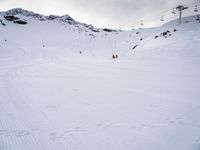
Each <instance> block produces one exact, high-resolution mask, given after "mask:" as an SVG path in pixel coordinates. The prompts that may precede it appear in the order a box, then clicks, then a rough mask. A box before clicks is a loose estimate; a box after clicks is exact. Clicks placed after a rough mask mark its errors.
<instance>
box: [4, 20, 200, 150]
mask: <svg viewBox="0 0 200 150" xmlns="http://www.w3.org/2000/svg"><path fill="white" fill-rule="evenodd" d="M20 17H22V18H23V17H24V18H23V19H26V20H27V21H28V24H27V25H18V24H14V23H12V22H9V21H5V20H4V22H5V23H6V26H1V25H0V150H200V116H199V115H200V70H199V69H200V49H199V47H200V23H198V22H196V21H195V18H194V17H190V18H185V19H189V20H190V22H189V23H183V24H182V25H180V26H177V25H176V21H174V22H171V23H168V24H166V25H164V26H162V27H159V28H152V29H139V30H137V31H127V32H111V33H106V32H100V33H94V35H95V36H94V37H93V36H90V35H89V34H93V33H92V32H91V31H88V32H85V31H80V29H78V28H77V27H73V26H72V25H68V24H62V23H57V22H49V21H43V22H41V21H38V20H35V19H32V18H28V17H25V16H20ZM1 18H2V19H3V17H1ZM174 29H177V32H174V31H173V30H174ZM166 30H169V31H170V33H171V34H172V35H171V36H167V38H165V37H164V36H161V37H159V38H157V39H155V38H154V37H155V35H160V33H161V32H164V31H166ZM90 32H91V33H90ZM136 32H139V33H138V34H136ZM140 38H143V40H140ZM137 44H138V47H137V48H136V49H134V50H132V47H134V46H135V45H137ZM80 51H81V52H82V53H81V54H80ZM112 53H117V54H118V55H119V59H117V60H113V59H112Z"/></svg>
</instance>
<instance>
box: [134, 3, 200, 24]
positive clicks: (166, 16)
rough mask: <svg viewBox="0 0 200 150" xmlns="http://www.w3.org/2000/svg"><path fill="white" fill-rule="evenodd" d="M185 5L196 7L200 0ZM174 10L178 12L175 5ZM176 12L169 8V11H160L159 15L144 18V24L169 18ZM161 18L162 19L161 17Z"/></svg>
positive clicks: (199, 4)
mask: <svg viewBox="0 0 200 150" xmlns="http://www.w3.org/2000/svg"><path fill="white" fill-rule="evenodd" d="M184 6H186V7H192V6H193V7H195V6H197V7H198V6H200V2H192V3H187V4H185V5H184ZM173 10H174V12H176V9H175V7H174V8H173ZM174 14H175V13H172V10H170V11H169V10H168V11H165V12H162V13H160V15H157V16H153V17H150V18H149V17H148V18H142V21H143V22H142V24H143V25H144V24H148V23H149V22H153V21H155V20H161V19H162V18H163V19H164V20H165V19H167V18H169V17H168V16H171V15H174ZM160 18H161V19H160ZM134 26H141V23H140V24H135V25H134Z"/></svg>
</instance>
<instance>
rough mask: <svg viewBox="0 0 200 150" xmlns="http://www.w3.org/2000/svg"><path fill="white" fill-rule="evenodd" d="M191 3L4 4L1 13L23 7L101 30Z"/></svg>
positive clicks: (36, 0)
mask: <svg viewBox="0 0 200 150" xmlns="http://www.w3.org/2000/svg"><path fill="white" fill-rule="evenodd" d="M191 1H197V0H176V1H174V0H56V1H53V0H43V1H41V0H18V1H17V2H16V1H15V0H0V4H1V5H0V9H6V8H7V9H10V8H13V7H23V8H25V9H30V10H33V11H36V12H39V13H45V14H58V15H62V14H69V15H71V16H72V17H73V18H74V19H76V20H78V21H81V22H85V23H89V24H94V25H95V26H97V27H111V28H119V27H123V28H130V27H131V26H132V25H134V24H137V23H138V22H139V21H140V20H141V19H143V18H151V16H155V15H162V12H165V11H166V10H171V9H172V8H173V7H174V6H176V5H177V4H179V3H183V4H184V3H189V2H191Z"/></svg>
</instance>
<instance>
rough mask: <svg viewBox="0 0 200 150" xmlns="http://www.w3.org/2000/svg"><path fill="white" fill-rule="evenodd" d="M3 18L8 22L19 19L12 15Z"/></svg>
mask: <svg viewBox="0 0 200 150" xmlns="http://www.w3.org/2000/svg"><path fill="white" fill-rule="evenodd" d="M4 18H5V19H6V20H8V21H15V20H18V19H19V18H18V17H15V16H13V15H11V16H4Z"/></svg>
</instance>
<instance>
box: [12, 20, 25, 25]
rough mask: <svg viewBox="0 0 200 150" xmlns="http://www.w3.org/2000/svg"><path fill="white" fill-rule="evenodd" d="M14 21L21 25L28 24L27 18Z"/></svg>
mask: <svg viewBox="0 0 200 150" xmlns="http://www.w3.org/2000/svg"><path fill="white" fill-rule="evenodd" d="M14 23H17V24H21V25H24V24H27V22H26V21H25V20H15V21H14Z"/></svg>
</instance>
